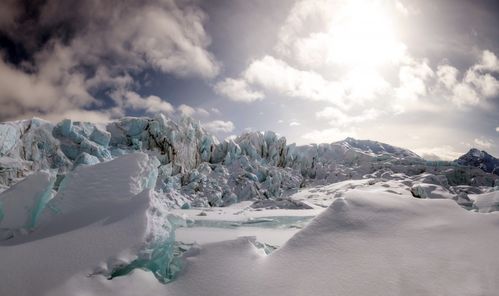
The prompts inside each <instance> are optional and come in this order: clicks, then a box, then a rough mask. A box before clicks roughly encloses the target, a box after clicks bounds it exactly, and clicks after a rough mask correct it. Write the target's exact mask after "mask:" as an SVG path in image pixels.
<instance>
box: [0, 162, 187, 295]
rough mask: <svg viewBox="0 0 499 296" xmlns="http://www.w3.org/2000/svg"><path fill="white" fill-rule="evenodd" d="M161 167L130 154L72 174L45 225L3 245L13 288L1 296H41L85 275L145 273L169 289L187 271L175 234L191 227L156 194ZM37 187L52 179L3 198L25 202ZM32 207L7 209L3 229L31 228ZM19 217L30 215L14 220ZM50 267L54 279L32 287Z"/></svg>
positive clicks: (0, 257) (47, 210)
mask: <svg viewBox="0 0 499 296" xmlns="http://www.w3.org/2000/svg"><path fill="white" fill-rule="evenodd" d="M158 166H159V161H157V159H156V158H155V157H154V156H149V155H147V154H145V153H131V154H127V155H124V156H121V157H117V158H115V159H113V160H111V161H108V162H103V163H99V164H96V165H91V166H78V167H77V168H76V169H75V170H73V171H71V172H70V173H68V174H67V175H66V177H65V178H64V180H63V181H62V182H61V183H60V184H59V188H58V192H57V194H56V195H55V196H54V197H53V198H52V199H51V200H50V201H49V202H48V203H47V204H46V206H45V207H44V210H43V211H42V212H41V214H38V212H36V215H37V216H39V218H38V222H37V225H36V227H35V228H34V229H33V231H32V232H30V233H27V234H26V235H22V236H14V237H12V238H11V239H9V240H5V241H3V242H2V246H1V248H2V252H0V261H1V262H2V264H1V266H0V274H2V275H5V276H4V278H3V279H2V280H5V281H6V282H8V283H9V285H0V295H40V294H43V292H45V293H46V291H50V290H51V289H53V288H55V287H57V286H58V285H59V284H61V283H64V282H65V280H67V279H69V278H70V277H73V276H80V273H81V272H82V271H86V272H85V274H82V275H81V277H82V278H81V280H87V279H88V276H89V275H90V276H92V277H93V276H95V277H100V276H105V277H112V276H117V275H120V272H123V271H126V270H133V269H134V268H145V269H146V270H150V271H151V272H152V273H153V274H154V275H155V276H156V277H157V278H158V279H160V280H162V281H164V282H167V281H169V280H170V279H171V278H172V277H173V276H175V274H176V272H177V271H178V270H179V266H178V265H179V264H180V262H178V261H177V259H176V257H175V254H174V248H173V246H174V241H175V239H174V235H173V231H174V228H175V225H181V224H182V223H184V220H183V218H181V217H178V216H175V215H173V214H170V213H169V206H168V204H167V203H166V202H165V201H164V200H162V199H161V198H160V197H159V196H158V195H157V193H155V192H154V191H153V190H152V188H154V185H155V181H156V174H155V173H154V172H155V171H156V172H157V168H158ZM39 174H42V173H39ZM38 179H40V180H38ZM35 181H39V183H40V185H39V186H36V187H37V188H43V187H44V186H42V185H46V184H47V183H49V178H48V176H46V175H40V176H39V175H38V174H36V175H31V176H30V177H28V179H26V180H25V181H23V182H20V183H18V184H17V185H15V186H14V187H12V189H11V190H8V191H6V192H4V193H3V194H2V197H4V195H7V196H6V197H7V198H8V200H11V199H10V198H9V192H11V191H13V190H16V194H15V196H13V197H14V198H19V197H20V195H19V193H22V192H20V190H21V189H24V190H26V192H33V188H34V187H35V186H34V185H35V184H34V183H35ZM23 183H24V184H23ZM30 188H31V191H30V190H29V189H30ZM40 190H41V189H40ZM37 192H38V191H37ZM21 198H23V200H24V197H22V196H21ZM33 198H35V196H34V195H33ZM2 201H4V199H3V198H2ZM31 201H32V200H31V199H28V198H27V197H26V203H23V202H21V203H19V201H17V202H16V203H14V204H13V205H12V206H10V203H7V206H5V207H3V212H4V213H5V215H4V219H3V220H2V221H1V223H2V224H1V227H3V225H4V224H3V223H8V224H6V225H8V226H10V227H14V226H18V225H21V226H23V225H25V223H26V221H25V219H22V220H16V219H19V217H24V218H27V219H28V222H30V220H29V219H30V218H31V217H33V214H34V213H35V212H34V211H30V212H29V213H24V211H25V208H24V207H23V205H24V204H29V205H30V206H31V203H29V202H31ZM4 205H5V203H4ZM14 211H17V212H21V213H20V214H24V215H20V214H18V215H15V216H9V214H10V213H13V212H14ZM12 218H15V219H14V220H11V219H12ZM39 258H43V260H40V259H39ZM46 262H50V269H51V272H49V273H40V274H39V275H38V276H37V277H36V279H34V278H32V279H31V280H30V284H29V285H26V284H25V279H26V278H27V277H28V276H29V275H30V274H31V273H30V272H31V270H43V269H45V268H46ZM137 262H140V264H137V265H135V264H136V263H137ZM118 271H120V272H118ZM117 273H118V274H117Z"/></svg>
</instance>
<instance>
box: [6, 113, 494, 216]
mask: <svg viewBox="0 0 499 296" xmlns="http://www.w3.org/2000/svg"><path fill="white" fill-rule="evenodd" d="M1 126H2V128H1V130H2V131H1V132H2V133H3V134H5V135H6V137H7V138H8V141H5V143H4V144H3V146H2V151H4V152H2V153H3V156H0V184H1V186H2V187H3V188H6V187H9V186H10V185H12V184H14V183H16V182H18V180H20V179H22V178H23V177H25V176H26V175H28V174H30V173H31V172H32V171H37V170H40V169H56V170H57V171H58V172H57V173H58V175H60V176H65V175H67V174H68V173H69V172H70V171H71V170H73V169H76V168H77V167H79V166H80V165H82V164H83V165H94V164H98V163H100V162H103V161H109V160H111V159H113V158H115V157H119V156H121V155H126V154H129V153H133V152H136V151H143V152H147V153H148V154H150V155H151V156H154V157H155V158H156V159H157V161H158V163H157V164H156V165H157V173H156V170H155V171H153V173H152V174H151V175H149V176H148V180H147V181H144V182H147V183H148V185H147V186H146V187H151V188H152V184H153V183H154V184H155V185H154V190H155V191H156V192H158V194H160V195H161V196H163V198H165V199H175V200H172V201H171V204H172V205H177V206H178V207H180V206H182V205H183V204H185V203H188V204H189V205H191V206H226V205H230V204H232V203H236V202H239V201H244V200H265V199H275V198H282V197H286V196H289V195H290V194H292V193H294V192H296V190H297V189H299V188H301V187H305V186H309V185H320V184H324V185H325V184H330V183H334V182H338V181H344V180H349V179H363V178H369V177H370V176H372V177H375V178H385V179H386V178H397V177H396V176H397V175H400V174H401V175H405V176H407V177H411V176H417V175H420V176H419V177H414V181H416V182H420V183H428V184H435V185H439V186H443V187H444V188H445V190H451V188H449V186H450V187H455V186H460V185H472V186H494V184H495V182H498V181H496V180H497V179H499V178H498V177H497V176H495V175H492V174H487V173H485V172H484V171H483V170H481V169H480V168H476V167H466V166H462V165H459V164H458V163H454V162H427V161H425V160H423V159H421V158H419V157H418V156H417V155H416V154H414V153H413V152H411V151H409V150H406V149H402V148H398V147H394V146H391V145H387V144H384V143H379V142H376V141H369V140H356V139H352V138H347V139H345V140H344V141H339V142H335V143H330V144H313V145H305V146H296V145H295V144H291V145H287V144H286V139H285V138H284V137H279V136H278V135H277V134H275V133H273V132H270V131H267V132H246V133H243V134H242V135H240V136H238V137H236V138H234V139H226V140H223V141H221V142H220V141H218V139H216V138H215V137H214V136H212V135H210V134H208V133H207V132H206V131H204V130H203V128H202V127H201V126H200V125H199V123H196V122H194V121H193V120H192V119H190V118H186V117H183V118H180V119H172V118H167V117H165V116H164V115H162V114H158V115H156V116H155V117H153V118H148V117H139V118H137V117H125V118H122V119H119V120H116V121H113V122H110V123H108V124H107V125H105V126H104V125H96V124H92V123H86V122H78V121H72V120H63V121H61V122H60V123H58V124H56V125H53V124H51V123H49V122H45V121H43V120H40V119H32V120H27V121H20V122H14V123H5V124H2V125H1ZM7 148H8V149H7ZM425 173H426V175H425ZM421 174H422V175H421ZM424 176H426V177H424ZM431 176H435V177H431ZM154 178H156V181H152V179H154ZM411 178H412V177H411ZM422 178H425V179H422ZM431 178H437V179H438V180H436V179H435V180H433V179H431ZM411 186H412V185H411ZM0 189H1V188H0ZM414 190H416V189H414ZM451 193H453V194H454V196H455V195H457V194H458V192H457V191H455V192H451Z"/></svg>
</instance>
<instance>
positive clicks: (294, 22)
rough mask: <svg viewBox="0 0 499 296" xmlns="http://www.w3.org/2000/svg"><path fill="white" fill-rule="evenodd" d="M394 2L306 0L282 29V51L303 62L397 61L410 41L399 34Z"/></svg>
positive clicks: (368, 63) (364, 63)
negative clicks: (404, 41)
mask: <svg viewBox="0 0 499 296" xmlns="http://www.w3.org/2000/svg"><path fill="white" fill-rule="evenodd" d="M395 8H396V4H395V3H392V2H391V1H384V2H383V1H362V2H360V1H336V0H319V1H317V0H301V1H297V2H296V3H295V5H294V6H293V7H292V9H291V11H290V13H289V15H288V16H287V18H286V20H285V22H284V24H283V25H282V26H281V28H280V30H279V34H278V38H277V39H278V42H277V45H276V46H275V49H276V52H277V53H279V54H280V55H282V56H284V57H286V58H290V59H292V60H294V61H296V62H297V63H299V64H300V65H302V66H306V67H311V68H321V67H323V66H324V65H330V66H331V65H352V64H355V65H360V66H361V67H362V68H368V67H371V66H375V65H379V64H382V63H385V62H388V63H390V62H395V63H397V62H398V61H399V60H400V59H401V58H402V57H403V56H404V54H405V48H406V47H405V45H404V44H403V43H401V42H400V41H399V40H397V38H396V34H395V32H394V30H393V27H394V26H393V23H392V20H391V18H390V14H389V13H387V12H388V11H389V10H394V9H395Z"/></svg>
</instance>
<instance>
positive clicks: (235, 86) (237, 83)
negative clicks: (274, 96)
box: [214, 78, 264, 102]
mask: <svg viewBox="0 0 499 296" xmlns="http://www.w3.org/2000/svg"><path fill="white" fill-rule="evenodd" d="M214 90H215V92H216V93H218V94H221V95H224V96H226V97H228V98H229V99H231V100H233V101H238V102H253V101H256V100H261V99H263V98H264V95H263V93H261V92H259V91H254V90H251V88H250V86H249V85H248V83H247V82H246V81H245V80H243V79H232V78H226V79H224V80H222V81H220V82H218V83H217V84H215V86H214Z"/></svg>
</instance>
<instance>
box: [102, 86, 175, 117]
mask: <svg viewBox="0 0 499 296" xmlns="http://www.w3.org/2000/svg"><path fill="white" fill-rule="evenodd" d="M111 96H112V97H113V99H114V100H115V101H116V103H117V104H118V105H119V106H121V107H124V108H129V109H132V110H143V111H145V112H146V113H151V114H154V113H158V112H162V113H172V112H174V111H175V108H173V106H172V105H171V104H170V103H168V102H166V101H164V100H162V99H161V98H159V97H157V96H148V97H141V96H140V95H139V94H138V93H136V92H133V91H126V92H124V93H121V92H115V93H114V94H112V95H111Z"/></svg>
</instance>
